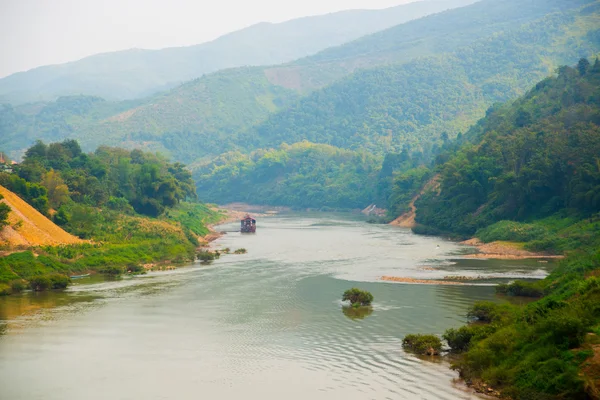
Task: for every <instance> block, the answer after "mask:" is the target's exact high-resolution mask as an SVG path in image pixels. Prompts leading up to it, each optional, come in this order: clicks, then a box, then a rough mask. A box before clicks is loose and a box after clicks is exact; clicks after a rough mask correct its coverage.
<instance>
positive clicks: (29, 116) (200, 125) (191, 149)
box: [0, 67, 298, 162]
mask: <svg viewBox="0 0 600 400" xmlns="http://www.w3.org/2000/svg"><path fill="white" fill-rule="evenodd" d="M297 97H298V95H297V94H296V93H295V92H294V91H292V90H288V89H285V88H282V87H280V86H275V85H272V84H270V83H269V82H268V80H267V79H266V78H265V76H264V75H263V74H262V71H261V70H260V69H259V68H256V67H248V68H239V69H235V70H225V71H220V72H216V73H214V74H210V75H207V76H205V77H203V78H201V79H196V80H193V81H191V82H188V83H185V84H183V85H181V86H179V87H178V88H176V89H173V90H171V91H169V92H166V93H164V94H160V95H156V96H153V97H151V98H148V99H145V100H144V101H138V100H132V101H128V102H119V103H116V102H109V101H105V100H103V99H101V98H98V97H90V96H69V97H61V98H59V99H58V100H57V101H56V102H52V103H49V104H33V105H23V106H15V107H13V106H10V105H5V106H3V107H2V106H0V133H1V134H2V135H1V136H0V147H1V148H3V149H22V148H26V147H27V146H29V145H30V144H31V142H32V141H33V140H35V139H36V138H42V139H44V140H54V141H56V140H63V139H66V138H73V137H74V138H77V139H78V140H80V141H81V142H82V145H83V146H84V148H86V149H91V148H95V147H97V146H100V145H103V144H111V145H116V144H119V145H121V146H125V147H128V148H133V147H138V148H143V149H146V150H152V151H160V152H162V153H164V154H167V155H172V156H173V158H175V159H177V160H180V161H185V162H190V161H193V160H195V159H197V158H199V157H202V156H205V155H210V154H213V155H216V154H220V153H222V152H225V151H229V150H231V149H233V148H236V145H238V143H236V136H237V133H238V132H240V131H243V130H244V129H246V127H247V126H252V125H254V124H257V123H259V122H262V121H264V120H265V119H266V118H267V117H268V115H270V113H272V112H275V111H276V110H279V109H281V108H286V107H287V106H290V105H291V104H293V102H294V101H295V100H296V99H297ZM15 156H17V154H15Z"/></svg>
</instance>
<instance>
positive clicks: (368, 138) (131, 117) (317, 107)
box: [0, 0, 600, 162]
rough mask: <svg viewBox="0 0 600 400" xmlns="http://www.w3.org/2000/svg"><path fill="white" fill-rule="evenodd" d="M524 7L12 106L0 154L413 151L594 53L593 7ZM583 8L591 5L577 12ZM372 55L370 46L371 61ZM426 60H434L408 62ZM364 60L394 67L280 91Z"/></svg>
mask: <svg viewBox="0 0 600 400" xmlns="http://www.w3.org/2000/svg"><path fill="white" fill-rule="evenodd" d="M527 4H528V5H527V7H523V5H522V4H521V2H519V1H516V0H510V1H499V0H484V1H483V2H482V4H479V3H475V4H473V5H470V6H467V7H463V8H459V9H456V10H450V11H446V12H443V13H440V14H437V15H432V16H428V17H425V18H423V19H421V20H417V21H412V22H409V23H407V24H403V25H400V26H398V27H395V28H392V29H389V30H387V31H384V32H381V33H380V34H377V35H371V36H369V37H367V38H364V39H361V40H359V41H357V42H355V43H353V44H350V45H348V46H343V47H342V48H338V49H335V48H334V49H329V50H326V51H325V52H323V53H321V54H319V55H318V56H315V59H314V60H312V59H304V60H299V61H297V62H295V63H293V64H290V65H288V66H280V67H266V68H264V67H253V68H241V69H232V70H225V71H221V72H219V73H216V74H210V75H207V76H205V77H203V78H200V79H197V80H195V81H192V82H189V83H186V84H184V85H182V86H180V87H178V88H175V89H173V90H171V91H169V92H166V93H164V94H161V95H157V96H153V97H150V98H147V99H144V100H141V101H136V102H135V104H123V103H111V102H104V103H103V102H99V101H95V102H94V106H93V107H92V108H91V109H90V110H88V111H86V112H83V113H81V112H80V111H79V109H80V107H79V105H76V104H75V105H73V107H75V110H74V111H73V112H71V113H69V112H68V111H66V109H65V108H61V111H60V112H58V113H57V112H54V111H52V110H53V109H55V108H56V106H55V105H54V104H50V105H48V106H42V105H39V106H26V107H16V108H13V109H8V108H6V109H5V110H4V111H3V113H5V114H4V115H3V118H2V120H3V121H2V125H3V126H0V129H1V130H2V136H1V139H0V147H2V148H4V149H11V150H15V149H19V148H21V149H22V148H25V147H27V146H28V145H29V144H30V143H31V142H32V141H33V139H34V138H38V137H41V138H43V139H46V138H47V139H48V140H62V139H64V138H68V137H74V138H77V139H78V140H80V141H81V143H82V145H83V146H84V148H86V149H91V148H94V147H96V146H97V145H99V144H105V143H108V144H119V145H125V146H128V147H135V146H141V147H143V148H145V149H151V150H159V151H162V152H165V153H167V154H171V155H172V157H174V158H176V159H179V160H183V161H186V162H191V161H193V160H194V159H196V158H202V157H206V156H211V155H217V154H220V153H222V152H226V151H230V150H232V149H237V150H241V151H245V152H247V151H250V150H252V149H256V148H260V147H271V146H275V147H277V146H279V144H280V143H282V142H287V143H294V142H298V141H301V140H304V139H308V140H310V141H313V142H321V143H329V144H335V145H337V146H339V147H346V148H359V147H362V146H365V147H366V148H369V149H371V150H374V151H377V152H383V151H388V150H389V151H393V150H399V148H401V147H402V146H403V145H404V143H405V142H406V140H408V141H409V142H412V143H413V144H415V143H420V142H421V141H422V139H423V138H427V139H429V137H430V136H439V135H440V133H441V132H443V131H444V130H447V131H448V132H449V133H450V134H451V135H452V134H453V133H456V132H458V131H460V130H464V129H466V128H467V127H468V126H469V125H470V124H471V123H473V122H474V121H476V120H477V118H479V117H480V116H481V115H483V112H484V111H485V109H486V108H487V107H488V106H489V105H490V104H491V103H493V102H495V101H502V100H506V99H508V98H512V97H514V96H517V95H518V94H521V93H522V92H523V91H524V90H525V89H526V88H527V87H528V86H529V85H531V84H533V82H535V81H536V80H538V79H540V78H541V77H542V76H546V75H548V74H549V73H550V72H551V71H552V68H554V67H555V66H556V65H559V64H561V63H566V62H574V61H575V60H577V59H578V58H579V57H581V56H586V55H589V54H594V53H595V52H596V51H598V49H599V45H598V42H599V40H598V34H597V33H595V31H596V29H597V28H596V26H598V24H599V23H600V21H599V18H598V9H597V2H593V1H591V0H577V1H574V2H558V1H550V2H548V1H541V0H535V1H532V2H528V3H527ZM581 4H588V5H589V6H588V7H587V8H586V9H585V10H584V11H581V7H582V5H581ZM557 10H559V12H556V11H557ZM580 11H581V12H580ZM553 12H554V13H553ZM549 13H550V14H549ZM473 20H475V21H477V22H476V23H473ZM365 43H366V44H365ZM368 48H372V49H373V51H372V52H370V53H368V55H367V54H366V53H365V52H366V49H368ZM452 49H455V50H456V51H454V52H450V53H443V51H446V50H452ZM437 53H440V54H437ZM328 54H331V55H330V56H329V55H328ZM431 54H435V55H431ZM419 55H421V56H422V55H430V57H427V58H422V59H418V60H413V61H410V59H414V58H415V57H416V56H419ZM353 57H354V58H353ZM365 57H367V58H369V59H370V60H371V61H372V62H370V66H372V65H375V64H378V63H379V64H380V63H389V62H395V63H396V64H394V65H391V66H387V67H381V68H377V69H371V70H365V71H362V72H357V73H355V74H354V75H352V76H351V77H348V78H345V79H342V80H340V81H339V82H337V83H335V84H333V85H332V86H329V87H326V88H324V89H322V90H317V91H315V92H314V93H312V94H311V95H309V96H308V97H307V98H305V99H304V100H301V101H299V102H297V103H296V101H297V99H298V94H297V93H295V92H294V91H292V90H287V89H285V88H283V87H281V86H284V87H288V88H293V89H299V90H300V91H302V90H303V89H306V87H307V85H305V83H306V82H309V84H308V86H311V85H312V86H319V85H320V84H322V83H323V82H325V83H327V82H331V80H332V79H336V78H338V77H339V76H340V75H339V74H338V73H337V72H336V73H331V71H333V70H336V71H338V72H340V74H347V73H349V72H350V71H351V70H353V68H355V67H356V66H359V65H361V63H362V66H366V65H367V64H365V63H364V60H365V59H366V58H365ZM353 59H354V60H363V61H360V62H359V61H357V62H356V63H355V62H354V61H351V60H353ZM319 60H322V61H319ZM332 60H337V61H335V62H333V61H332ZM332 62H333V64H332ZM403 62H404V63H406V64H402V63H403ZM398 63H400V64H398ZM334 64H335V65H338V66H342V67H343V68H342V69H339V68H338V67H335V66H334V67H332V65H334ZM344 66H346V67H348V68H346V67H344ZM330 67H331V68H333V70H332V69H330ZM80 101H81V102H83V103H88V102H89V99H86V98H80V97H71V98H69V100H68V101H64V100H63V101H62V104H63V105H66V103H68V102H74V103H78V102H80ZM57 103H58V102H57ZM290 106H291V107H290ZM36 107H37V108H36ZM40 110H41V111H43V112H41V111H40ZM109 110H113V111H112V114H110V112H109ZM278 111H279V114H276V115H273V116H272V118H270V119H269V120H268V121H266V122H265V120H267V118H268V117H269V115H272V114H273V113H276V112H278ZM263 122H264V123H263ZM254 125H257V128H253V126H254ZM427 146H428V145H424V148H423V151H424V152H427V148H426V147H427ZM17 155H18V154H13V156H17Z"/></svg>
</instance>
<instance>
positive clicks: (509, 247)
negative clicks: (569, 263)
mask: <svg viewBox="0 0 600 400" xmlns="http://www.w3.org/2000/svg"><path fill="white" fill-rule="evenodd" d="M460 244H463V245H465V246H471V247H475V248H476V249H477V251H478V252H477V253H475V254H466V255H464V256H463V257H465V258H478V259H489V258H493V259H496V260H526V259H541V260H543V259H562V258H564V256H562V255H551V254H547V253H542V252H531V251H528V250H525V249H523V248H522V245H521V244H520V243H514V242H502V241H496V242H491V243H483V242H482V241H480V240H479V239H477V238H473V239H469V240H465V241H463V242H460Z"/></svg>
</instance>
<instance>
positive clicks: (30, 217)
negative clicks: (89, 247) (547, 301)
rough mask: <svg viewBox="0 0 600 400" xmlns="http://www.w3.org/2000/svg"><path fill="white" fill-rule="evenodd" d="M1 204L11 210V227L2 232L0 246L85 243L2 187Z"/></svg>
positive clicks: (0, 191) (6, 227)
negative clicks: (2, 197)
mask: <svg viewBox="0 0 600 400" xmlns="http://www.w3.org/2000/svg"><path fill="white" fill-rule="evenodd" d="M0 194H1V195H2V196H4V199H3V200H0V201H1V202H3V203H5V204H7V205H8V206H9V207H10V208H11V212H10V214H9V215H8V222H9V225H7V226H5V227H4V228H3V229H2V230H1V231H0V244H4V245H9V246H47V245H50V246H57V245H61V244H77V243H83V240H81V239H79V238H77V237H75V236H73V235H70V234H69V233H67V232H65V231H64V230H62V229H61V228H60V227H58V226H57V225H56V224H55V223H53V222H52V221H50V220H49V219H48V218H46V217H45V216H44V215H42V214H41V213H40V212H39V211H38V210H36V209H35V208H33V207H32V206H30V205H29V204H27V202H25V201H24V200H23V199H21V198H20V197H19V196H17V195H16V194H14V193H13V192H11V191H10V190H8V189H6V188H5V187H3V186H0Z"/></svg>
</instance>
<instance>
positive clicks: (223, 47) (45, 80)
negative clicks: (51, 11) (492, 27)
mask: <svg viewBox="0 0 600 400" xmlns="http://www.w3.org/2000/svg"><path fill="white" fill-rule="evenodd" d="M475 1H477V0H421V1H416V2H414V3H409V4H404V5H400V6H396V7H392V8H388V9H385V10H349V11H342V12H337V13H332V14H327V15H321V16H313V17H304V18H299V19H294V20H291V21H287V22H283V23H278V24H272V23H259V24H256V25H253V26H250V27H248V28H245V29H242V30H239V31H236V32H232V33H229V34H227V35H224V36H221V37H219V38H217V39H216V40H213V41H211V42H207V43H203V44H199V45H195V46H189V47H173V48H166V49H162V50H141V49H132V50H125V51H119V52H112V53H104V54H97V55H94V56H90V57H86V58H84V59H81V60H79V61H74V62H70V63H66V64H60V65H50V66H44V67H39V68H35V69H32V70H30V71H26V72H20V73H16V74H13V75H10V76H8V77H5V78H3V79H0V103H2V102H9V103H13V104H19V103H25V102H32V101H45V100H54V99H56V98H57V97H59V96H66V95H80V94H85V95H94V96H100V97H103V98H106V99H109V100H123V99H134V98H139V97H143V96H148V95H150V94H153V93H155V92H158V91H160V90H166V89H169V88H171V87H174V86H176V85H178V84H180V83H182V82H184V81H188V80H190V79H194V78H198V77H200V76H202V75H203V74H207V73H211V72H215V71H218V70H221V69H225V68H232V67H241V66H250V65H273V64H280V63H284V62H289V61H292V60H295V59H298V58H301V57H305V56H308V55H311V54H315V53H317V52H318V51H320V50H323V49H325V48H328V47H331V46H336V45H340V44H343V43H346V42H348V41H351V40H353V39H356V38H359V37H361V36H364V35H366V34H369V33H373V32H376V31H379V30H383V29H386V28H389V27H391V26H394V25H397V24H400V23H403V22H406V21H409V20H412V19H416V18H420V17H423V16H425V15H428V14H432V13H435V12H439V11H443V10H446V9H450V8H454V7H460V6H464V5H468V4H471V3H473V2H475Z"/></svg>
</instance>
